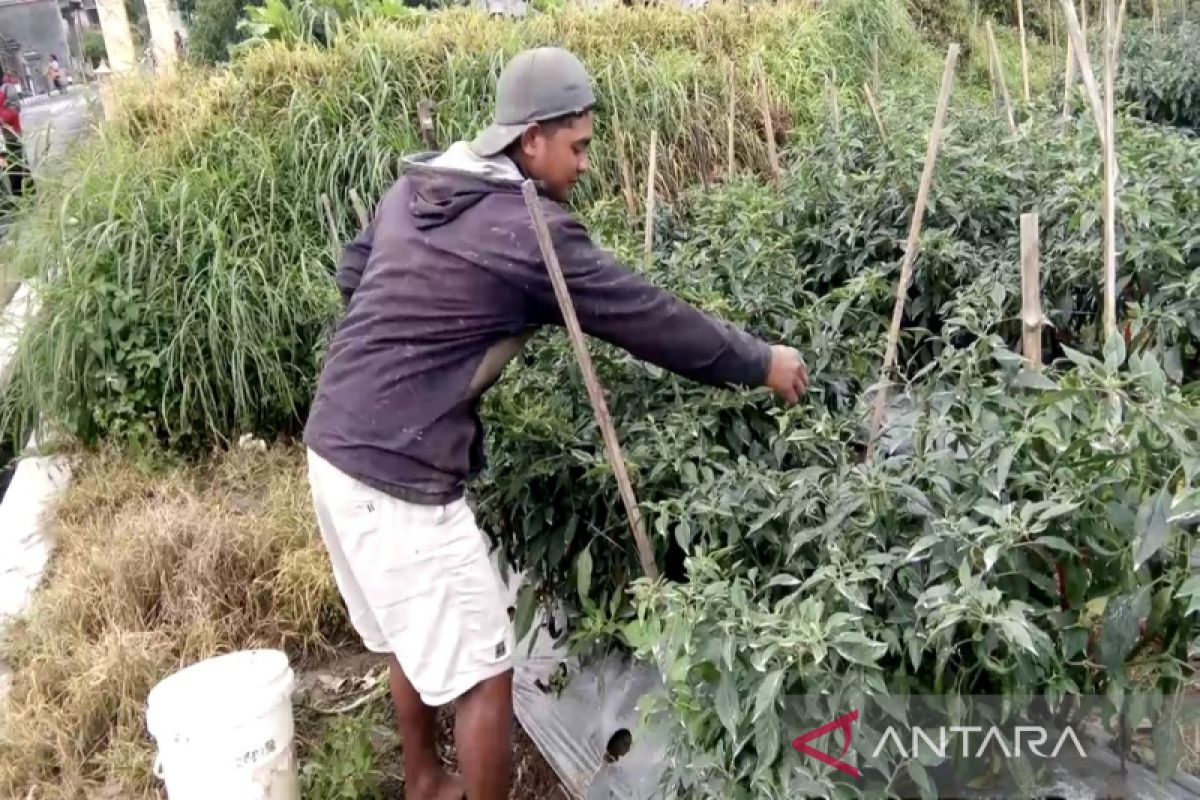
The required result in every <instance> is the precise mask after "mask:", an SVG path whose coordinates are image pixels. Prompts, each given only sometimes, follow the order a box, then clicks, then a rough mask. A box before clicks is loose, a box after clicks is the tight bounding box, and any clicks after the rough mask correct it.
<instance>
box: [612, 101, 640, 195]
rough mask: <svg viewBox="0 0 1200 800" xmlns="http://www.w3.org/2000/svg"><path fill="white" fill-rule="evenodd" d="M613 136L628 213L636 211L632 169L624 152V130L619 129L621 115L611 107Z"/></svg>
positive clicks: (622, 191)
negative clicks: (615, 141) (615, 142)
mask: <svg viewBox="0 0 1200 800" xmlns="http://www.w3.org/2000/svg"><path fill="white" fill-rule="evenodd" d="M613 138H614V139H616V140H617V160H618V161H620V162H621V193H622V194H624V195H625V207H626V208H628V209H629V213H630V214H636V213H637V195H636V194H635V193H634V191H633V171H632V169H631V168H630V166H629V156H628V155H627V154H626V153H625V132H624V131H623V130H622V129H621V115H620V114H618V113H617V110H616V109H615V108H614V109H613Z"/></svg>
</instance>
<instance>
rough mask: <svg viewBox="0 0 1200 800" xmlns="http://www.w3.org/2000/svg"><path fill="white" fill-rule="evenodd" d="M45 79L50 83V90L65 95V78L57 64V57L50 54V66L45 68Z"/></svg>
mask: <svg viewBox="0 0 1200 800" xmlns="http://www.w3.org/2000/svg"><path fill="white" fill-rule="evenodd" d="M46 78H47V80H49V81H50V90H51V91H55V90H57V91H59V92H61V93H62V94H66V93H67V81H66V76H65V75H64V74H63V69H62V67H61V66H60V65H59V63H58V56H56V55H54V54H53V53H51V54H50V64H49V65H48V66H47V67H46Z"/></svg>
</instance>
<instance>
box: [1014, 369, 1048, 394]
mask: <svg viewBox="0 0 1200 800" xmlns="http://www.w3.org/2000/svg"><path fill="white" fill-rule="evenodd" d="M1012 382H1013V386H1020V387H1021V388H1024V389H1039V390H1044V391H1048V392H1052V391H1054V390H1056V389H1057V388H1058V384H1057V383H1055V382H1054V381H1052V380H1050V379H1049V378H1047V377H1046V376H1045V375H1043V374H1042V373H1040V372H1035V371H1033V370H1029V369H1023V370H1021V371H1020V372H1018V373H1017V376H1016V377H1015V378H1013V381H1012Z"/></svg>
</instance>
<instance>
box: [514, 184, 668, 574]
mask: <svg viewBox="0 0 1200 800" xmlns="http://www.w3.org/2000/svg"><path fill="white" fill-rule="evenodd" d="M521 191H522V192H523V193H524V195H525V205H526V207H527V208H528V209H529V216H530V218H531V219H532V220H533V230H534V233H535V234H536V235H537V240H538V247H539V248H541V251H542V259H543V260H544V261H545V262H546V270H547V271H548V272H549V273H550V282H551V283H552V284H553V285H554V296H555V297H556V298H557V299H558V307H559V310H560V311H561V312H562V317H563V323H564V324H565V325H566V328H567V336H568V337H569V338H570V340H571V348H572V349H573V350H574V351H575V358H576V359H577V360H578V361H579V369H580V370H581V371H582V372H583V381H584V383H585V384H586V386H587V393H588V399H589V400H591V403H592V410H593V411H594V412H595V414H596V423H597V424H598V425H599V426H600V433H601V435H602V436H603V437H604V450H605V453H606V454H607V456H608V463H609V466H610V467H612V471H613V473H614V474H615V475H616V476H617V489H618V490H619V492H620V494H621V502H622V503H624V505H625V513H626V514H628V515H629V528H630V530H631V531H633V539H634V541H635V542H636V543H637V550H638V558H639V559H640V560H641V562H642V572H644V573H645V574H646V577H648V578H650V579H651V580H658V567H657V565H656V564H655V563H654V550H653V549H652V548H651V547H650V540H649V539H648V538H647V537H646V530H645V528H644V527H643V525H642V515H641V512H640V511H639V510H638V504H637V497H636V496H635V495H634V493H633V484H632V483H631V482H630V480H629V472H628V471H627V469H626V467H625V458H624V456H622V455H621V443H620V441H618V439H617V431H616V429H615V428H614V427H613V422H612V417H611V416H609V413H608V404H607V403H606V402H605V400H604V389H603V388H602V387H601V386H600V379H599V378H597V377H596V368H595V367H594V366H593V365H592V357H591V355H590V354H589V353H588V349H587V343H586V342H585V341H584V338H583V329H582V328H581V327H580V326H579V319H578V318H577V317H576V316H575V305H574V303H572V302H571V293H570V291H568V289H567V281H566V278H564V277H563V273H562V268H561V267H560V266H559V264H558V253H557V252H556V251H555V249H554V240H553V239H551V238H550V229H549V228H547V227H546V220H545V219H544V218H543V216H542V205H541V200H540V199H539V198H538V194H537V189H536V188H535V186H534V184H533V181H525V183H524V185H523V186H522V187H521Z"/></svg>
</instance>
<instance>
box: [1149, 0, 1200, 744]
mask: <svg viewBox="0 0 1200 800" xmlns="http://www.w3.org/2000/svg"><path fill="white" fill-rule="evenodd" d="M1150 16H1152V17H1154V37H1155V38H1156V39H1157V38H1158V36H1159V34H1160V33H1161V32H1162V29H1161V28H1160V27H1159V20H1158V0H1150ZM1197 730H1198V731H1200V728H1197Z"/></svg>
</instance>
